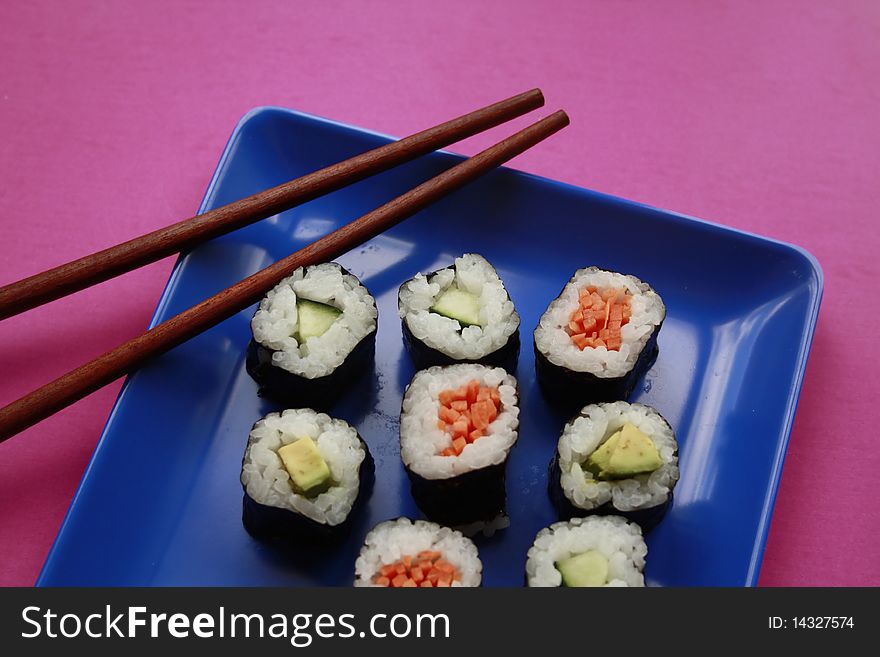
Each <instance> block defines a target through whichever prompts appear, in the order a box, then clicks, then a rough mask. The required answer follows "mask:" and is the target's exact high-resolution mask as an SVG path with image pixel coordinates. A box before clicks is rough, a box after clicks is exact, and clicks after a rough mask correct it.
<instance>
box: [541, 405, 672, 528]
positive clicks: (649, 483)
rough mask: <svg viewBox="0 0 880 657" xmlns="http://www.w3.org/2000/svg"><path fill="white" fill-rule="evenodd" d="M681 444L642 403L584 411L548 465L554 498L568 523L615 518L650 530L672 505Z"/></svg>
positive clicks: (592, 407) (567, 427)
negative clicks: (589, 517)
mask: <svg viewBox="0 0 880 657" xmlns="http://www.w3.org/2000/svg"><path fill="white" fill-rule="evenodd" d="M678 474H679V472H678V443H677V442H676V440H675V434H674V433H673V431H672V428H671V427H670V426H669V423H668V422H667V421H666V420H665V419H664V418H663V416H662V415H660V414H659V413H658V412H657V411H656V410H654V409H653V408H651V407H650V406H645V405H644V404H630V403H627V402H613V403H605V404H592V405H590V406H586V407H585V408H584V409H582V410H581V412H580V413H579V414H578V415H577V416H576V417H575V418H574V419H573V420H571V421H570V422H569V423H568V424H566V425H565V428H564V429H563V430H562V436H561V437H560V438H559V444H558V445H557V449H556V455H555V456H554V458H553V460H552V462H551V464H550V497H551V499H552V500H553V501H554V503H555V504H556V507H557V509H558V511H559V513H560V515H561V516H562V517H564V518H570V517H572V516H585V515H589V514H600V515H601V514H616V515H621V516H625V517H627V518H629V519H630V520H632V521H634V522H637V523H638V524H640V525H641V526H642V529H644V530H646V531H647V530H648V529H650V528H651V527H653V526H654V525H655V524H657V523H658V522H659V521H660V519H661V518H662V517H663V515H664V514H665V513H666V510H667V508H668V507H669V505H670V504H671V502H672V493H673V489H674V488H675V484H676V482H678Z"/></svg>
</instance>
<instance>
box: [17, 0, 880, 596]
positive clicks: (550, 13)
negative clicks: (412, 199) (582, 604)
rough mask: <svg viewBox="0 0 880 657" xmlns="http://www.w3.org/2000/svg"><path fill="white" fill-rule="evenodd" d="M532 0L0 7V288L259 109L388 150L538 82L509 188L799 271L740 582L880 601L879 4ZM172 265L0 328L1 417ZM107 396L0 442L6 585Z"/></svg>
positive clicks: (86, 234) (201, 165)
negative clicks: (811, 324) (786, 400)
mask: <svg viewBox="0 0 880 657" xmlns="http://www.w3.org/2000/svg"><path fill="white" fill-rule="evenodd" d="M550 4H551V3H540V5H539V3H534V4H530V3H525V2H510V1H507V2H504V1H499V2H491V3H477V2H473V1H472V0H465V1H460V2H443V3H428V2H405V1H401V2H370V3H361V2H347V3H329V2H327V3H296V2H286V1H284V0H279V1H277V2H268V1H259V2H255V3H247V4H245V3H232V2H225V3H218V2H211V3H208V2H204V3H193V2H179V1H163V2H150V3H140V2H126V3H123V2H60V1H59V2H54V3H53V2H29V3H8V2H5V3H0V61H2V65H0V126H2V128H3V138H2V145H0V181H2V182H0V245H2V246H0V282H4V283H5V282H9V281H12V280H16V279H18V278H21V277H24V276H26V275H29V274H32V273H35V272H37V271H39V270H42V269H45V268H47V267H50V266H52V265H56V264H59V263H61V262H63V261H67V260H69V259H72V258H75V257H78V256H80V255H83V254H85V253H88V252H91V251H93V250H96V249H99V248H102V247H105V246H108V245H111V244H114V243H116V242H118V241H121V240H123V239H127V238H130V237H133V236H135V235H138V234H141V233H143V232H146V231H148V230H151V229H154V228H158V227H160V226H162V225H165V224H167V223H169V222H171V221H173V220H176V219H179V218H181V217H183V216H187V215H189V214H191V213H192V212H194V211H195V209H196V208H197V206H198V203H199V200H200V199H201V197H202V194H203V192H204V189H205V187H206V185H207V183H208V180H209V178H210V176H211V173H212V171H213V170H214V167H215V165H216V163H217V158H218V156H219V155H220V152H221V150H222V148H223V145H224V143H225V141H226V139H227V137H228V136H229V133H230V131H231V130H232V128H233V126H234V125H235V123H236V122H237V120H238V119H239V118H240V117H241V115H242V114H244V113H245V112H246V111H247V110H248V109H250V108H252V107H254V106H257V105H264V104H273V105H281V106H286V107H292V108H296V109H301V110H304V111H307V112H310V113H314V114H319V115H323V116H327V117H331V118H335V119H338V120H341V121H344V122H349V123H353V124H356V125H361V126H365V127H369V128H373V129H376V130H379V131H382V132H387V133H391V134H397V135H403V134H407V133H410V132H413V131H415V130H418V129H420V128H423V127H426V126H428V125H431V124H433V123H436V122H438V121H440V120H443V119H446V118H448V117H450V116H452V115H456V114H459V113H463V112H465V111H469V110H470V109H473V108H475V107H478V106H480V105H483V104H486V103H488V102H491V101H494V100H497V99H500V98H502V97H505V96H508V95H511V94H513V93H516V92H519V91H522V90H525V89H527V88H530V87H533V86H540V87H542V88H543V90H544V92H545V94H546V96H547V100H548V110H549V109H555V108H557V107H564V108H565V109H566V110H568V112H569V114H570V115H571V117H572V125H571V127H570V128H568V129H567V131H566V132H565V133H564V135H560V136H558V137H556V138H554V139H552V140H551V141H549V142H547V143H546V144H543V145H541V146H540V147H538V148H536V149H534V151H533V152H530V153H527V154H525V155H523V156H521V157H520V158H518V160H517V161H516V162H515V163H514V166H516V167H518V168H521V169H525V170H527V171H531V172H535V173H538V174H541V175H544V176H549V177H552V178H557V179H560V180H564V181H566V182H570V183H574V184H577V185H584V186H587V187H591V188H593V189H597V190H601V191H604V192H609V193H611V194H616V195H620V196H623V197H626V198H630V199H635V200H638V201H642V202H646V203H649V204H652V205H657V206H660V207H664V208H669V209H672V210H676V211H679V212H684V213H687V214H692V215H696V216H699V217H703V218H706V219H709V220H712V221H716V222H719V223H724V224H728V225H731V226H734V227H736V228H740V229H745V230H748V231H752V232H756V233H760V234H763V235H768V236H770V237H774V238H778V239H782V240H786V241H790V242H794V243H797V244H799V245H801V246H804V247H805V248H807V249H808V250H810V251H811V252H812V253H813V254H815V255H816V256H817V258H818V259H819V261H820V262H821V264H822V266H823V268H824V271H825V276H826V288H825V298H824V302H823V308H822V313H821V316H820V318H819V325H818V328H817V331H816V336H815V341H814V346H813V351H812V354H811V356H810V362H809V366H808V369H807V377H806V382H805V385H804V389H803V394H802V397H801V403H800V407H799V409H798V414H797V420H796V422H795V427H794V432H793V435H792V438H791V446H790V448H789V452H788V458H787V460H786V465H785V471H784V474H783V478H782V485H781V488H780V491H779V497H778V501H777V504H776V510H775V513H774V516H773V522H772V527H771V531H770V538H769V541H768V544H767V551H766V556H765V559H764V564H763V569H762V572H761V580H760V581H761V584H763V585H814V584H817V585H818V584H822V585H857V584H862V585H880V548H878V542H877V540H876V539H877V538H878V533H880V511H878V509H880V505H878V504H877V499H878V497H880V477H878V476H877V473H878V472H880V447H878V446H877V445H878V443H877V436H876V426H877V422H876V420H877V411H876V408H877V406H876V403H877V402H876V397H877V396H878V392H880V377H878V376H877V375H876V374H874V373H873V372H869V371H868V368H871V369H872V370H873V369H876V368H877V367H878V361H880V348H878V341H877V340H876V338H875V337H874V331H873V330H872V328H873V326H875V325H876V320H875V317H876V316H875V315H874V313H875V312H877V311H878V310H880V302H878V298H877V296H876V287H877V283H876V281H877V279H878V276H880V266H878V262H880V258H878V255H877V253H878V246H880V240H878V237H877V236H878V228H877V222H876V208H877V205H878V201H880V193H878V178H877V176H878V171H880V129H878V125H877V117H878V116H880V39H878V34H880V5H878V4H877V3H876V2H872V1H871V0H865V1H863V2H835V3H827V2H813V3H808V2H799V1H792V2H753V3H742V2H713V3H706V2H678V3H655V2H643V3H642V2H625V3H623V2H621V3H613V2H596V3H586V2H578V1H571V2H558V3H552V6H550ZM529 120H531V119H529ZM522 123H523V121H519V122H518V123H517V125H521V124H522ZM510 129H511V128H503V129H501V131H498V130H496V131H494V132H492V133H490V134H489V135H485V136H480V137H479V138H474V139H472V140H470V141H468V142H466V143H465V144H463V145H461V146H460V147H458V148H457V150H459V151H460V152H465V153H473V152H475V151H476V150H477V149H478V148H479V147H481V146H485V145H487V144H489V143H491V142H492V141H495V140H496V138H497V137H498V135H499V134H500V133H501V132H508V131H509V130H510ZM171 265H172V261H171V260H166V261H163V262H162V263H159V264H155V265H153V266H150V267H147V268H145V269H143V270H140V271H137V272H134V273H131V274H129V275H127V276H125V277H122V278H120V279H117V280H115V281H112V282H110V283H106V284H104V285H102V286H100V287H97V288H94V289H91V290H88V291H84V292H81V293H79V294H77V295H75V296H73V297H71V298H68V299H64V300H61V301H58V302H56V303H53V304H50V305H48V306H46V307H43V308H40V309H37V310H33V311H31V312H28V313H26V314H24V315H22V316H19V317H16V318H13V319H10V320H7V321H4V322H2V323H0V372H2V375H0V403H4V404H5V403H8V402H10V401H12V400H13V399H15V398H17V397H19V396H20V395H22V394H24V393H26V392H28V391H30V390H31V389H33V388H35V387H36V386H38V385H40V384H42V383H45V382H47V381H48V380H50V379H51V378H54V377H55V376H58V375H60V374H61V373H63V372H65V371H67V370H68V369H70V368H71V367H73V366H75V365H77V364H79V363H81V362H83V361H84V360H86V359H88V358H90V357H93V356H96V355H97V354H99V353H101V352H103V351H105V350H107V349H109V348H111V347H113V346H116V345H117V344H118V343H119V342H121V341H123V340H125V339H127V338H129V337H132V336H134V335H135V334H137V333H138V332H140V331H141V330H142V329H143V328H144V327H145V325H146V323H147V321H148V319H149V317H150V315H151V314H152V311H153V308H154V305H155V303H156V300H157V299H158V296H159V294H160V292H161V290H162V287H163V284H164V282H165V280H166V277H167V275H168V273H169V271H170V268H171ZM118 389H119V383H117V384H115V385H112V386H109V387H108V388H106V389H105V390H102V391H101V392H99V393H96V394H94V395H92V396H91V397H89V398H88V399H86V400H83V401H82V402H80V403H78V404H76V405H75V406H74V407H72V408H69V409H67V410H65V411H63V412H61V413H59V414H58V415H56V416H55V417H53V418H51V419H49V420H46V421H45V422H43V423H41V424H40V425H38V426H36V427H34V428H32V429H30V430H29V431H27V432H25V433H23V434H21V435H19V436H17V437H16V438H14V439H13V440H10V441H8V442H6V443H4V444H2V445H0V472H2V476H0V584H5V585H13V584H19V585H28V584H31V583H32V582H33V581H34V579H35V577H36V575H37V574H38V572H39V569H40V567H41V565H42V563H43V560H44V558H45V556H46V554H47V552H48V550H49V547H50V546H51V542H52V539H53V538H54V535H55V533H56V531H57V530H58V527H59V525H60V523H61V521H62V519H63V516H64V513H65V511H66V509H67V506H68V504H69V502H70V499H71V496H72V495H73V492H74V490H75V488H76V485H77V482H78V481H79V479H80V477H81V475H82V473H83V469H84V467H85V466H86V464H87V462H88V459H89V456H90V454H91V451H92V449H93V447H94V445H95V441H96V440H97V438H98V436H99V433H100V431H101V428H102V426H103V424H104V422H105V420H106V417H107V414H108V412H109V410H110V407H111V406H112V404H113V400H114V398H115V395H116V392H117V391H118Z"/></svg>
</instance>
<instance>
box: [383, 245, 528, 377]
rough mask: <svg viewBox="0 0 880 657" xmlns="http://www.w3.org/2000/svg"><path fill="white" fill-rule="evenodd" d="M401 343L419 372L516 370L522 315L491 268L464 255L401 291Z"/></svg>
mask: <svg viewBox="0 0 880 657" xmlns="http://www.w3.org/2000/svg"><path fill="white" fill-rule="evenodd" d="M397 308H398V313H399V314H400V318H401V322H402V324H403V339H404V343H405V344H406V346H407V349H408V350H409V353H410V356H411V357H412V359H413V363H414V364H415V366H416V368H417V369H423V368H426V367H431V366H432V365H451V364H453V363H481V364H483V365H492V366H497V367H504V368H505V369H507V370H509V371H514V370H515V369H516V361H517V358H518V356H519V315H518V314H517V312H516V310H515V309H514V307H513V302H512V301H511V300H510V296H509V295H508V294H507V290H506V289H505V288H504V283H503V282H502V281H501V278H500V277H499V276H498V273H497V272H496V271H495V268H494V267H492V265H491V264H489V262H488V261H487V260H486V259H485V258H484V257H483V256H480V255H476V254H474V253H466V254H464V255H463V256H461V257H458V258H456V259H455V262H454V263H453V264H452V265H451V266H449V267H446V268H445V269H440V270H438V271H435V272H433V273H431V274H428V275H427V276H424V275H422V274H417V275H416V276H415V277H414V278H412V279H410V280H408V281H407V282H405V283H404V284H403V285H401V286H400V290H399V291H398V296H397Z"/></svg>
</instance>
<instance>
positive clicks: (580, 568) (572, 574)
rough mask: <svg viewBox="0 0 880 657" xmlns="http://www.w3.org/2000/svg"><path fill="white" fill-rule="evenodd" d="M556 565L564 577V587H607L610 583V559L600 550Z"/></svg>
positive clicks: (583, 553)
mask: <svg viewBox="0 0 880 657" xmlns="http://www.w3.org/2000/svg"><path fill="white" fill-rule="evenodd" d="M554 565H555V566H556V570H558V571H559V572H560V574H561V575H562V585H563V586H572V587H587V586H605V585H606V584H607V583H608V559H606V558H605V555H604V554H602V553H601V552H599V551H598V550H588V551H587V552H582V553H581V554H576V555H574V556H572V557H568V558H567V559H562V560H560V561H557V562H556V563H555V564H554Z"/></svg>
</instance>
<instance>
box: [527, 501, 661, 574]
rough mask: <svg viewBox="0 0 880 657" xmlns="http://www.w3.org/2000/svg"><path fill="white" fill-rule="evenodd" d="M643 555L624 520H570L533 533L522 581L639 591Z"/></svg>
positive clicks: (637, 533)
mask: <svg viewBox="0 0 880 657" xmlns="http://www.w3.org/2000/svg"><path fill="white" fill-rule="evenodd" d="M647 554H648V546H647V545H645V540H644V539H643V538H642V531H641V529H639V526H638V525H636V524H634V523H632V522H629V521H627V520H626V519H625V518H620V517H618V516H594V517H590V518H573V519H571V520H569V521H568V522H557V523H555V524H553V525H550V526H549V527H547V528H545V529H542V530H541V531H540V532H538V535H537V536H536V537H535V542H534V543H533V544H532V547H531V548H530V549H529V552H528V558H527V561H526V583H527V584H528V585H529V586H543V587H553V586H566V587H600V586H632V587H642V586H644V585H645V578H644V575H643V574H642V572H643V571H644V568H645V557H646V556H647Z"/></svg>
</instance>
